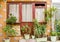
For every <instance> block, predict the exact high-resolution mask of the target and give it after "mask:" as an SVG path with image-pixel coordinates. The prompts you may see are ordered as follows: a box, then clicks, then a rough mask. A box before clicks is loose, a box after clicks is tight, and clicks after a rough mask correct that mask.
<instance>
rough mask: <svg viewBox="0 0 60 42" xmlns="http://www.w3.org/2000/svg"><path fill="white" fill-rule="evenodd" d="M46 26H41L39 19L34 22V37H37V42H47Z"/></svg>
mask: <svg viewBox="0 0 60 42" xmlns="http://www.w3.org/2000/svg"><path fill="white" fill-rule="evenodd" d="M45 30H46V25H44V24H39V23H38V21H37V19H35V20H34V35H35V36H36V37H37V38H36V40H37V42H40V41H47V37H44V35H45Z"/></svg>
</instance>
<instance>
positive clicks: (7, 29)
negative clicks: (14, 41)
mask: <svg viewBox="0 0 60 42" xmlns="http://www.w3.org/2000/svg"><path fill="white" fill-rule="evenodd" d="M3 31H4V32H5V33H6V35H7V36H16V34H17V32H16V31H15V30H14V29H12V27H11V26H10V25H7V26H6V27H4V28H3Z"/></svg>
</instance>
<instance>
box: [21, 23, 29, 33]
mask: <svg viewBox="0 0 60 42" xmlns="http://www.w3.org/2000/svg"><path fill="white" fill-rule="evenodd" d="M21 31H22V33H26V34H29V33H30V27H29V26H28V25H27V24H26V25H24V26H22V28H21Z"/></svg>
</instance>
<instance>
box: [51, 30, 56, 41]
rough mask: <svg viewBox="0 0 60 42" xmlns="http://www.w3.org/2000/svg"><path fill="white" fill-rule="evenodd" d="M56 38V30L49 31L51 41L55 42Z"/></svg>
mask: <svg viewBox="0 0 60 42" xmlns="http://www.w3.org/2000/svg"><path fill="white" fill-rule="evenodd" d="M56 38H57V32H55V31H52V32H51V41H52V42H56Z"/></svg>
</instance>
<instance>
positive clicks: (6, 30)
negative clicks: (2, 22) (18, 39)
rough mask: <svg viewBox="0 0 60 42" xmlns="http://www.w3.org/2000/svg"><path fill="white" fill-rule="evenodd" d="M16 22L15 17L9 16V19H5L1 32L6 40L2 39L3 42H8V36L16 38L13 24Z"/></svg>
mask: <svg viewBox="0 0 60 42" xmlns="http://www.w3.org/2000/svg"><path fill="white" fill-rule="evenodd" d="M15 22H16V17H15V16H13V15H12V14H10V17H9V18H7V20H6V23H9V24H6V26H5V27H4V28H3V32H4V33H5V34H6V38H5V39H4V42H10V39H9V36H16V34H17V32H16V30H14V29H13V28H12V27H13V24H14V23H15Z"/></svg>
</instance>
